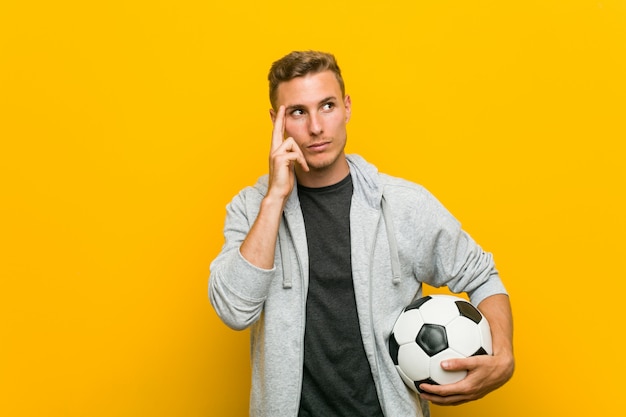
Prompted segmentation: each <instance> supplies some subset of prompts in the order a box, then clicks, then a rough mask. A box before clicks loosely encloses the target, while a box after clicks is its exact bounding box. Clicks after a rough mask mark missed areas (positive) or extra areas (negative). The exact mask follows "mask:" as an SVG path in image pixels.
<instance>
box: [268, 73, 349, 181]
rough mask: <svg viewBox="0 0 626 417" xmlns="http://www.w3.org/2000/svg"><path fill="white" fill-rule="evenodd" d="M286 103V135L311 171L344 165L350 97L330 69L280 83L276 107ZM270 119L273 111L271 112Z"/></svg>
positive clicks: (273, 113)
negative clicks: (300, 152) (344, 92)
mask: <svg viewBox="0 0 626 417" xmlns="http://www.w3.org/2000/svg"><path fill="white" fill-rule="evenodd" d="M281 105H284V106H285V110H286V111H285V135H286V136H287V137H289V136H291V137H292V138H293V139H294V140H295V141H296V143H297V144H298V146H299V147H300V149H301V150H302V153H303V154H304V158H305V159H306V161H307V164H308V165H309V169H310V170H311V171H313V172H314V171H333V169H338V168H339V167H340V166H341V165H342V164H343V166H345V155H344V147H345V145H346V137H347V133H346V123H347V122H348V120H350V111H351V102H350V97H349V96H345V97H342V94H341V88H340V86H339V82H338V81H337V78H335V74H334V73H333V72H332V71H324V72H320V73H317V74H309V75H306V76H304V77H297V78H294V79H292V80H290V81H287V82H283V83H281V84H279V86H278V89H277V100H276V107H280V106H281ZM271 114H272V120H274V119H275V116H276V114H275V112H273V111H272V112H271Z"/></svg>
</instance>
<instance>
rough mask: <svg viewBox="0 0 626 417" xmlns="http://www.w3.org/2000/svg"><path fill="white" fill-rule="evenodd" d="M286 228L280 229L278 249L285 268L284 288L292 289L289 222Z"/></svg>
mask: <svg viewBox="0 0 626 417" xmlns="http://www.w3.org/2000/svg"><path fill="white" fill-rule="evenodd" d="M284 224H285V227H279V228H278V247H279V250H280V260H281V264H282V267H283V288H285V289H287V288H291V286H292V282H291V263H290V259H291V253H290V251H289V239H288V236H287V230H286V229H287V222H286V221H285V222H284Z"/></svg>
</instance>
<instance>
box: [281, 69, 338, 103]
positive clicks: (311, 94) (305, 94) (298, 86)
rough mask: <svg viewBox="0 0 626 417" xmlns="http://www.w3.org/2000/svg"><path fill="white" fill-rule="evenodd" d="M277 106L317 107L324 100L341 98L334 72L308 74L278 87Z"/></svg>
mask: <svg viewBox="0 0 626 417" xmlns="http://www.w3.org/2000/svg"><path fill="white" fill-rule="evenodd" d="M276 91H277V95H276V105H277V106H280V105H285V106H294V105H303V106H306V105H316V104H318V103H319V102H321V101H322V100H325V99H328V98H329V97H334V98H336V99H340V98H341V87H340V86H339V81H337V77H335V74H334V73H333V72H332V71H323V72H319V73H315V74H307V75H305V76H303V77H296V78H294V79H292V80H289V81H285V82H282V83H280V84H279V85H278V88H277V90H276Z"/></svg>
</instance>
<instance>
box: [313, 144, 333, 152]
mask: <svg viewBox="0 0 626 417" xmlns="http://www.w3.org/2000/svg"><path fill="white" fill-rule="evenodd" d="M329 146H330V142H316V143H313V144H311V145H309V146H307V149H309V150H310V151H313V152H322V151H324V150H326V149H327V148H328V147H329Z"/></svg>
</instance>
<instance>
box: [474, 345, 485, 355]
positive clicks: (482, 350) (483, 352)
mask: <svg viewBox="0 0 626 417" xmlns="http://www.w3.org/2000/svg"><path fill="white" fill-rule="evenodd" d="M479 355H489V354H488V353H487V351H486V350H485V349H484V348H482V347H481V348H480V349H478V350H477V351H476V352H474V354H473V355H472V356H479Z"/></svg>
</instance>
